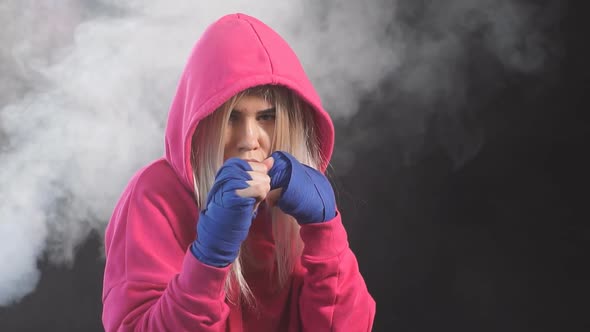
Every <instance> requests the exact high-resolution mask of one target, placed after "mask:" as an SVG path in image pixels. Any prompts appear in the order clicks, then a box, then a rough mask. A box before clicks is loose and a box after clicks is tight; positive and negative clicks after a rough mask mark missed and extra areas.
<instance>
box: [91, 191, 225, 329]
mask: <svg viewBox="0 0 590 332" xmlns="http://www.w3.org/2000/svg"><path fill="white" fill-rule="evenodd" d="M144 187H145V186H144ZM175 198H177V199H178V200H175ZM168 202H174V204H170V203H168ZM186 203H187V202H186V201H185V202H182V198H178V195H176V197H175V194H174V193H167V192H157V191H156V192H154V190H150V191H148V190H145V189H144V190H142V188H141V186H138V185H136V186H135V188H134V189H133V190H130V193H128V194H127V195H126V199H122V200H121V201H120V202H119V205H118V206H117V208H116V209H115V213H114V215H113V218H112V219H111V222H110V223H109V226H108V229H107V233H106V238H105V249H106V253H107V259H106V266H105V275H104V288H103V317H102V319H103V324H104V327H105V330H106V331H189V330H190V331H224V330H225V324H226V320H227V317H228V315H229V307H228V305H227V304H226V303H225V292H224V283H225V279H226V277H227V275H228V273H229V267H224V268H216V267H211V266H207V265H204V264H202V263H200V262H199V261H198V260H197V259H196V258H194V256H193V255H192V254H191V253H190V250H187V248H188V246H187V244H186V242H187V240H188V236H187V235H186V233H187V232H181V231H179V229H178V227H180V226H179V225H181V224H182V222H183V220H181V219H182V218H181V217H182V216H183V211H182V210H183V207H182V206H185V205H187V204H186ZM184 209H185V210H187V209H186V208H184ZM185 212H186V211H185ZM191 214H194V213H193V212H187V213H184V215H185V217H186V216H190V215H191ZM184 222H185V223H187V226H184V227H187V229H189V228H190V229H192V228H193V227H194V221H192V220H188V221H187V220H184ZM188 234H189V235H190V237H194V231H193V232H192V234H191V233H190V232H188ZM183 236H184V238H182V237H183ZM189 243H190V242H189Z"/></svg>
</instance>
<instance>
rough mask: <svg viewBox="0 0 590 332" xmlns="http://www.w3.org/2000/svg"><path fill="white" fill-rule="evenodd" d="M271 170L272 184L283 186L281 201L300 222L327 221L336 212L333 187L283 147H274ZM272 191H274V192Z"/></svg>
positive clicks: (269, 173) (284, 208)
mask: <svg viewBox="0 0 590 332" xmlns="http://www.w3.org/2000/svg"><path fill="white" fill-rule="evenodd" d="M269 158H273V159H274V164H273V166H272V167H271V169H270V170H269V171H268V175H269V176H270V187H271V190H273V189H278V188H281V189H282V193H281V194H280V197H279V199H278V205H279V207H280V208H281V210H283V212H285V213H287V214H289V215H291V216H293V217H294V218H295V219H297V222H298V223H300V224H310V223H318V222H324V221H328V220H331V219H333V218H334V217H335V216H336V200H335V197H334V190H333V189H332V185H331V184H330V182H329V181H328V179H327V178H326V177H325V176H324V175H323V174H322V173H320V172H319V171H317V170H315V169H313V168H311V167H309V166H307V165H304V164H302V163H300V162H299V161H298V160H297V159H295V157H293V156H292V155H290V154H288V153H287V152H283V151H275V152H274V153H273V154H272V155H271V157H269ZM271 193H272V192H271Z"/></svg>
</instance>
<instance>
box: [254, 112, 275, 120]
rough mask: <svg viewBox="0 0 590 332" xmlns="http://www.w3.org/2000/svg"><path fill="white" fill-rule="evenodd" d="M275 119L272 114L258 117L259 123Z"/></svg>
mask: <svg viewBox="0 0 590 332" xmlns="http://www.w3.org/2000/svg"><path fill="white" fill-rule="evenodd" d="M275 118H276V116H275V114H274V113H267V114H261V115H259V116H258V120H259V121H274V119H275Z"/></svg>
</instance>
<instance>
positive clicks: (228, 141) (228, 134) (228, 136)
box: [223, 126, 234, 160]
mask: <svg viewBox="0 0 590 332" xmlns="http://www.w3.org/2000/svg"><path fill="white" fill-rule="evenodd" d="M232 140H233V135H232V129H231V127H230V126H227V127H226V128H225V132H224V133H223V153H224V160H225V159H227V158H228V155H229V154H231V153H232V146H233V145H234V144H233V143H232Z"/></svg>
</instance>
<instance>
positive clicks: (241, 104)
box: [233, 95, 272, 112]
mask: <svg viewBox="0 0 590 332" xmlns="http://www.w3.org/2000/svg"><path fill="white" fill-rule="evenodd" d="M270 107H272V104H271V103H270V102H269V101H267V100H266V99H264V98H262V97H260V96H255V95H245V96H242V98H240V99H239V100H238V101H237V103H236V105H235V106H234V108H233V109H234V110H236V111H240V112H248V111H250V112H257V111H262V110H266V109H268V108H270Z"/></svg>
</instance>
